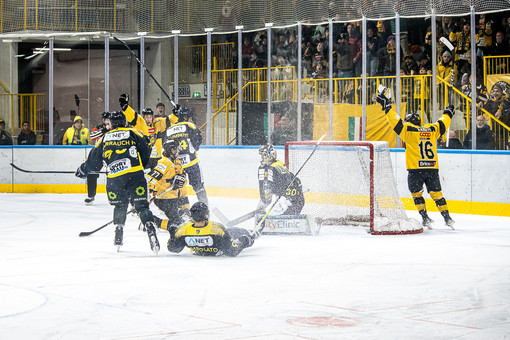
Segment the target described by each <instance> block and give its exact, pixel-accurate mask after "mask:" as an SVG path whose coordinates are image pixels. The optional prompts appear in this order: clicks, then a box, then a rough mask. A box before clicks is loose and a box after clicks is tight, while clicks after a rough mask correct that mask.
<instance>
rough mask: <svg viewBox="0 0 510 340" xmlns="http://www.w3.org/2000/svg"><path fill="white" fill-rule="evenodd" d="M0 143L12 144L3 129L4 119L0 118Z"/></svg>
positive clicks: (10, 138)
mask: <svg viewBox="0 0 510 340" xmlns="http://www.w3.org/2000/svg"><path fill="white" fill-rule="evenodd" d="M0 145H12V137H11V135H10V134H9V132H7V131H6V130H5V120H3V119H0Z"/></svg>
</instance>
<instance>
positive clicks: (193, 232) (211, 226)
mask: <svg viewBox="0 0 510 340" xmlns="http://www.w3.org/2000/svg"><path fill="white" fill-rule="evenodd" d="M174 230H175V232H174ZM174 230H172V229H171V230H170V239H169V240H168V244H167V246H168V250H169V251H170V252H172V253H180V252H181V251H182V250H183V249H184V247H188V248H189V249H190V251H191V252H193V253H194V254H196V255H202V256H220V255H227V256H237V255H238V254H239V253H240V252H241V250H243V246H242V245H241V244H239V242H236V241H234V240H233V239H232V237H231V236H230V234H229V233H228V231H227V228H225V227H224V226H223V225H222V224H220V223H216V222H213V221H209V222H208V223H207V224H206V225H205V226H203V227H197V226H195V224H194V223H193V222H190V223H187V224H184V225H182V226H180V227H178V228H177V229H174Z"/></svg>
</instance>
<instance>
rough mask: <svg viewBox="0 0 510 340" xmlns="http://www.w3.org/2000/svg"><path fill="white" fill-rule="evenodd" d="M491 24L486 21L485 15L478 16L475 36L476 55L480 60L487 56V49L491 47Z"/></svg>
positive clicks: (489, 21)
mask: <svg viewBox="0 0 510 340" xmlns="http://www.w3.org/2000/svg"><path fill="white" fill-rule="evenodd" d="M492 24H493V22H492V21H491V20H487V18H486V17H485V14H480V19H479V20H478V26H477V27H476V35H475V41H476V47H477V49H476V53H477V56H479V57H480V58H483V57H484V56H485V55H488V53H489V49H490V47H491V46H492Z"/></svg>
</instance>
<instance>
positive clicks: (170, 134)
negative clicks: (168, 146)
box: [166, 122, 202, 169]
mask: <svg viewBox="0 0 510 340" xmlns="http://www.w3.org/2000/svg"><path fill="white" fill-rule="evenodd" d="M166 139H167V140H169V139H173V140H177V141H179V145H180V147H181V151H180V152H179V156H178V157H179V159H180V161H181V163H182V166H183V167H184V168H185V169H186V168H188V167H190V166H192V165H195V164H197V163H198V158H197V151H198V149H199V148H200V145H202V132H200V130H199V129H198V128H197V127H196V125H195V124H193V123H190V122H179V123H177V124H175V125H172V126H171V127H170V128H169V129H167V130H166Z"/></svg>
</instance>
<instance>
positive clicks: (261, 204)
mask: <svg viewBox="0 0 510 340" xmlns="http://www.w3.org/2000/svg"><path fill="white" fill-rule="evenodd" d="M266 207H267V204H266V203H265V202H264V201H262V200H261V201H259V204H258V205H257V210H258V211H260V212H263V211H265V210H266Z"/></svg>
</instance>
